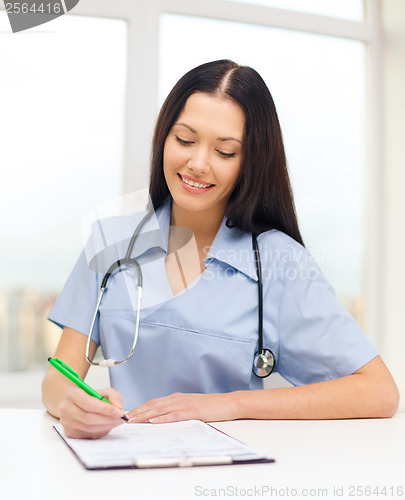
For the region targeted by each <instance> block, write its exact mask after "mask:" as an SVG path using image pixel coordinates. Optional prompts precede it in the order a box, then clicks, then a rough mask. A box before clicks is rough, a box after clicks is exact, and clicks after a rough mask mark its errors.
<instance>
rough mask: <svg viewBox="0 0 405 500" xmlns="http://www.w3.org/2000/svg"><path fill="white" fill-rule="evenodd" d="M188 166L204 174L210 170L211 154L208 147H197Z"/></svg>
mask: <svg viewBox="0 0 405 500" xmlns="http://www.w3.org/2000/svg"><path fill="white" fill-rule="evenodd" d="M187 166H188V168H189V169H190V170H192V171H193V172H195V173H201V174H204V173H206V172H207V171H208V170H209V168H210V167H209V154H208V150H207V149H206V148H202V147H200V148H195V149H194V151H193V152H192V155H191V157H190V159H189V160H188V162H187Z"/></svg>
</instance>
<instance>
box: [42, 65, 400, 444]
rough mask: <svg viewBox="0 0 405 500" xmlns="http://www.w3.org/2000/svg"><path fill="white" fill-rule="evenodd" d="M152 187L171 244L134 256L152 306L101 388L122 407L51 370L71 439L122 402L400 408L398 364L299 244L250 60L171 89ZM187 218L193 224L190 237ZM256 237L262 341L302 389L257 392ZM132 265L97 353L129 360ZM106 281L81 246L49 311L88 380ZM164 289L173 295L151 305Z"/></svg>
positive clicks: (326, 412)
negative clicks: (182, 238)
mask: <svg viewBox="0 0 405 500" xmlns="http://www.w3.org/2000/svg"><path fill="white" fill-rule="evenodd" d="M150 196H151V200H152V203H153V206H154V208H155V210H156V217H157V220H158V223H159V226H160V227H161V228H162V227H165V226H170V230H169V231H168V232H166V233H165V232H162V234H165V235H166V236H163V240H164V241H163V243H162V244H161V245H159V244H156V245H154V246H153V245H152V246H153V248H150V249H146V250H145V249H144V250H143V252H141V254H140V255H137V258H139V262H140V264H141V267H142V268H143V272H144V274H146V275H147V278H148V279H146V278H145V280H144V283H145V293H144V297H145V300H146V306H144V308H143V309H142V311H141V322H140V330H139V340H138V344H137V347H136V350H135V354H134V355H133V357H132V358H131V359H130V360H129V361H128V362H127V363H124V364H123V365H118V366H114V367H112V368H111V369H110V377H111V385H112V387H114V389H112V388H108V389H105V390H104V391H102V393H103V394H104V395H106V396H107V397H108V398H109V399H110V401H111V402H112V403H113V405H108V404H105V403H103V402H100V401H98V400H95V398H92V397H90V396H88V395H87V394H86V393H84V392H83V391H82V390H81V389H78V388H75V387H72V386H71V383H70V382H69V381H67V380H65V378H64V377H63V376H62V375H60V374H59V373H58V372H56V370H54V369H53V368H52V367H50V368H49V370H48V372H47V373H46V375H45V378H44V381H43V401H44V404H45V406H46V407H47V409H48V410H49V412H50V413H52V414H53V415H55V416H57V417H60V419H61V423H62V424H63V426H64V428H65V432H66V433H67V434H68V435H69V436H71V437H99V436H102V435H105V434H107V433H108V432H109V431H110V430H111V429H112V428H113V427H115V426H117V425H119V424H121V423H122V420H121V418H120V417H121V416H122V414H123V410H122V408H123V399H122V398H124V406H125V408H126V409H128V410H129V409H131V411H130V412H129V416H130V417H131V421H133V422H147V421H149V422H152V423H161V422H172V421H176V420H185V419H192V418H193V419H201V420H204V421H219V420H232V419H237V418H255V419H332V418H356V417H390V416H392V415H394V414H395V413H396V411H397V408H398V399H399V398H398V391H397V388H396V385H395V382H394V381H393V379H392V377H391V374H390V373H389V371H388V369H387V368H386V366H385V365H384V363H383V361H382V360H381V358H380V357H379V356H378V353H377V352H376V351H375V349H374V347H373V346H372V345H371V343H370V342H369V341H368V340H367V338H366V337H365V336H364V334H363V333H362V332H361V330H360V328H359V327H358V325H357V323H356V322H355V321H354V320H353V318H352V317H351V316H350V315H349V314H348V313H347V312H346V311H345V310H344V308H343V307H342V306H341V304H340V302H339V301H338V300H337V299H336V296H335V295H334V293H333V291H332V290H331V288H330V286H329V285H328V283H327V282H326V281H325V280H324V278H323V277H322V274H321V272H320V270H319V268H318V267H317V266H316V264H315V263H314V262H313V261H312V259H311V258H310V256H309V255H308V253H307V252H306V251H305V249H304V246H303V242H302V238H301V235H300V232H299V229H298V224H297V220H296V215H295V209H294V203H293V197H292V193H291V187H290V182H289V178H288V173H287V167H286V159H285V153H284V146H283V141H282V135H281V130H280V125H279V122H278V118H277V113H276V110H275V106H274V103H273V100H272V98H271V95H270V93H269V91H268V89H267V87H266V85H265V83H264V82H263V80H262V79H261V77H260V76H259V75H258V73H257V72H256V71H254V70H253V69H251V68H249V67H243V66H238V65H237V64H235V63H233V62H232V61H227V60H222V61H215V62H212V63H207V64H203V65H201V66H199V67H197V68H195V69H194V70H192V71H190V72H189V73H187V74H186V75H185V76H184V77H183V78H182V79H181V80H180V81H179V82H178V83H177V84H176V85H175V87H174V88H173V90H172V92H171V93H170V95H169V96H168V98H167V99H166V101H165V103H164V105H163V107H162V109H161V112H160V115H159V118H158V120H157V125H156V129H155V135H154V140H153V156H152V171H151V181H150ZM113 224H115V226H117V225H119V224H121V228H122V231H121V229H120V230H119V231H118V233H120V234H121V236H122V239H125V238H126V237H128V236H129V235H130V234H131V233H132V231H133V227H132V225H131V222H129V221H128V219H127V220H126V221H122V222H120V221H113ZM179 226H180V227H184V228H188V229H189V230H191V231H192V233H193V236H194V237H193V239H192V240H191V243H190V242H189V243H187V244H185V245H183V246H181V245H180V246H181V248H179V242H178V237H177V236H176V235H177V234H178V233H177V232H176V231H175V230H174V227H179ZM145 227H146V226H145ZM146 229H148V228H146ZM111 230H112V229H111ZM114 231H117V230H116V228H114ZM120 231H121V232H120ZM252 233H254V234H255V235H256V236H257V241H258V245H259V249H260V255H261V260H262V272H263V300H264V311H263V335H264V347H266V348H268V349H269V350H271V351H272V353H274V358H275V366H276V367H275V371H278V372H279V373H280V374H282V375H283V376H284V377H285V378H287V379H288V380H290V381H291V382H292V383H293V384H294V385H295V386H294V387H290V388H279V389H263V388H262V387H263V386H262V380H261V379H260V378H258V377H257V376H256V375H255V374H254V373H253V372H252V362H253V358H254V355H255V352H256V351H257V349H258V346H257V339H258V320H257V304H258V295H257V272H256V267H255V259H254V252H253V249H252ZM192 243H193V244H192ZM159 252H160V254H159ZM138 254H139V252H138ZM150 255H154V257H153V259H151V258H150ZM157 255H161V257H162V258H160V259H159V258H157V257H156V256H157ZM110 263H111V262H110ZM148 266H149V267H148ZM90 267H91V266H90ZM123 274H124V273H117V275H116V276H114V277H113V280H115V281H113V283H112V284H111V286H110V285H109V288H108V290H107V291H106V297H105V300H104V298H103V303H102V306H101V307H100V316H99V318H98V323H97V325H96V328H95V336H94V338H95V340H93V339H92V340H91V349H90V357H93V356H94V354H95V352H96V349H97V345H98V344H100V345H101V347H102V350H103V353H104V355H105V356H110V355H115V356H116V357H118V356H123V357H125V355H126V352H127V351H128V345H130V344H131V339H132V336H133V330H134V321H135V316H136V311H134V310H133V309H134V308H133V307H131V300H130V298H128V297H130V296H131V290H129V289H128V286H129V287H131V286H132V285H131V284H130V285H128V282H127V283H124V278H123V276H122V275H123ZM101 279H102V273H96V272H94V271H91V269H89V263H88V262H87V259H86V257H85V254H84V253H83V254H82V256H81V258H80V259H79V261H78V263H77V265H76V268H75V270H74V271H73V273H72V275H71V277H70V278H69V281H68V283H67V285H66V286H65V288H64V290H63V292H62V294H61V296H60V298H59V299H58V301H57V303H56V305H55V308H54V309H53V310H52V312H51V314H50V319H51V320H52V321H54V322H55V323H57V324H59V325H60V326H62V327H64V328H63V333H62V337H61V340H60V343H59V345H58V348H57V351H56V354H55V355H56V356H57V357H59V358H61V359H63V360H64V361H65V362H67V363H68V364H70V365H71V366H72V367H73V368H74V369H75V370H76V371H77V372H78V373H79V374H80V375H81V377H83V378H84V377H85V375H86V373H87V370H88V366H89V365H88V363H87V361H86V359H85V357H84V352H85V345H86V341H87V337H86V335H87V333H88V330H89V325H90V322H91V313H92V311H93V310H94V304H95V301H96V298H97V292H98V289H99V285H100V280H101ZM131 283H132V282H131ZM158 291H159V293H162V294H163V295H162V297H163V298H160V299H156V300H155V301H154V296H155V295H156V294H157V293H158ZM125 350H127V351H126V352H125ZM111 353H112V354H111ZM120 359H121V358H120ZM118 391H119V392H118Z"/></svg>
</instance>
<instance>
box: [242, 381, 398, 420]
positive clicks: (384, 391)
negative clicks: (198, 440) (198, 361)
mask: <svg viewBox="0 0 405 500" xmlns="http://www.w3.org/2000/svg"><path fill="white" fill-rule="evenodd" d="M233 397H234V401H235V406H234V407H235V409H236V412H237V414H238V416H237V417H236V418H252V419H286V420H287V419H294V420H295V419H296V420H300V419H343V418H373V417H374V418H378V417H392V416H393V415H394V414H395V413H396V411H397V408H398V395H397V390H396V386H395V384H393V385H391V384H388V385H385V384H382V385H377V386H376V387H372V385H371V384H370V380H368V379H367V377H364V376H362V375H360V374H359V375H358V374H354V375H350V376H348V377H343V378H340V379H336V380H330V381H327V382H320V383H317V384H310V385H305V386H300V387H288V388H280V389H264V390H255V391H239V392H235V393H233Z"/></svg>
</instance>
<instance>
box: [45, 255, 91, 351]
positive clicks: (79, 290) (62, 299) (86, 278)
mask: <svg viewBox="0 0 405 500" xmlns="http://www.w3.org/2000/svg"><path fill="white" fill-rule="evenodd" d="M97 295H98V284H97V273H96V272H95V271H93V270H91V269H89V265H88V263H87V259H86V255H85V252H84V251H83V252H82V253H81V255H80V257H79V259H78V261H77V262H76V265H75V267H74V268H73V271H72V273H71V275H70V276H69V278H68V280H67V282H66V284H65V286H64V287H63V289H62V292H61V293H60V295H59V297H58V299H57V300H56V303H55V305H54V307H53V308H52V310H51V312H50V313H49V316H48V319H49V320H50V321H52V322H53V323H55V324H57V325H58V326H60V327H61V328H63V327H64V326H67V327H69V328H73V329H74V330H77V331H78V332H81V333H84V334H85V335H88V333H89V329H90V325H91V321H92V319H93V314H94V309H95V306H96V303H97ZM92 338H93V339H94V340H95V342H97V344H99V343H100V334H99V326H98V318H97V319H96V323H95V325H94V331H93V337H92Z"/></svg>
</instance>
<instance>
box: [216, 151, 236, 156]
mask: <svg viewBox="0 0 405 500" xmlns="http://www.w3.org/2000/svg"><path fill="white" fill-rule="evenodd" d="M216 151H217V153H218V154H220V155H221V156H223V157H224V158H234V157H235V156H236V153H224V152H223V151H220V150H219V149H217V150H216Z"/></svg>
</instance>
